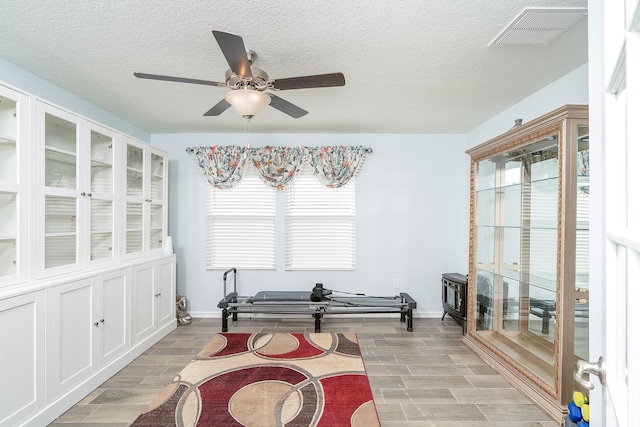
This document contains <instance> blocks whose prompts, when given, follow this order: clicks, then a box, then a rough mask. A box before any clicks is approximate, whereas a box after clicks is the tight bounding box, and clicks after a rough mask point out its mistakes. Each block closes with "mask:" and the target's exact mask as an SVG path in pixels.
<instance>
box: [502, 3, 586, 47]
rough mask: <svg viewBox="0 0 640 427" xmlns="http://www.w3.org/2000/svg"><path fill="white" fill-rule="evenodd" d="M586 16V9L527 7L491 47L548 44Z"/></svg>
mask: <svg viewBox="0 0 640 427" xmlns="http://www.w3.org/2000/svg"><path fill="white" fill-rule="evenodd" d="M585 16H587V8H586V7H559V8H556V7H527V8H525V9H523V10H522V12H520V14H519V15H518V16H516V18H515V19H514V20H513V21H511V23H510V24H509V25H508V26H507V28H505V29H504V30H502V32H501V33H500V34H498V36H497V37H496V38H495V39H493V40H492V41H491V43H489V46H492V45H543V44H547V43H549V42H550V41H551V40H553V39H555V38H556V37H558V36H559V35H560V34H562V33H563V32H564V31H566V30H567V29H568V28H569V27H571V26H572V25H573V24H575V23H576V22H578V21H579V20H580V19H582V18H584V17H585Z"/></svg>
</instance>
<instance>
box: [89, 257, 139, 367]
mask: <svg viewBox="0 0 640 427" xmlns="http://www.w3.org/2000/svg"><path fill="white" fill-rule="evenodd" d="M129 277H130V269H125V270H116V271H113V272H110V273H106V274H102V275H100V276H98V277H96V279H95V288H96V298H95V301H94V307H93V312H94V316H93V319H92V320H93V321H92V323H93V326H94V332H95V333H96V340H95V342H96V346H95V356H96V359H95V360H94V364H95V365H96V366H98V367H101V366H103V365H105V364H107V363H109V362H111V361H112V360H114V359H116V358H117V357H118V356H120V355H122V354H123V353H124V352H125V350H126V349H127V343H128V320H129V317H130V310H129V309H130V304H129V287H128V282H129Z"/></svg>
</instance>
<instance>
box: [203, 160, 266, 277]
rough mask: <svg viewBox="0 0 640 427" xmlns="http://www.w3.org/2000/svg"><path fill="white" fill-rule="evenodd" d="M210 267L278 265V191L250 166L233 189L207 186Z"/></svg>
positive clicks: (257, 267)
mask: <svg viewBox="0 0 640 427" xmlns="http://www.w3.org/2000/svg"><path fill="white" fill-rule="evenodd" d="M206 229H207V230H206V232H207V269H228V268H231V267H237V268H247V269H265V270H268V269H275V268H276V191H275V190H274V189H271V188H269V187H267V186H266V185H265V184H264V183H262V181H260V178H258V176H257V175H256V174H255V172H254V171H253V168H248V170H247V172H245V175H244V176H243V178H242V180H241V181H240V183H239V184H238V185H237V186H236V187H234V188H232V189H231V190H214V189H213V187H211V188H208V189H207V225H206Z"/></svg>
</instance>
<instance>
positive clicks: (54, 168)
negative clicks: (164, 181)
mask: <svg viewBox="0 0 640 427" xmlns="http://www.w3.org/2000/svg"><path fill="white" fill-rule="evenodd" d="M36 107H37V108H36V122H37V126H36V153H37V159H38V168H37V169H38V170H43V171H44V173H43V174H39V175H38V176H37V178H36V186H37V192H36V194H37V196H36V197H37V201H36V205H37V206H38V210H37V213H38V217H37V226H38V230H39V233H38V248H39V250H38V251H37V252H38V257H37V261H38V263H39V269H38V271H39V274H38V276H39V277H41V276H49V275H53V274H60V273H65V272H70V271H74V270H78V269H82V268H86V267H90V266H91V265H92V264H93V265H104V264H108V263H113V262H114V260H115V259H116V256H117V252H116V248H117V240H118V236H117V234H116V232H115V230H116V224H117V223H118V215H117V212H118V207H119V205H118V203H117V201H118V199H117V197H116V195H117V190H118V187H117V170H118V167H119V165H118V159H119V156H118V145H119V142H120V141H119V140H120V135H118V134H116V133H115V132H113V131H111V130H109V129H106V128H104V127H102V126H99V125H97V124H95V123H92V122H90V121H87V120H84V119H81V118H79V117H77V116H75V115H73V114H71V113H68V112H66V111H63V110H60V109H57V108H55V107H52V106H50V105H47V104H45V103H42V102H38V103H37V106H36Z"/></svg>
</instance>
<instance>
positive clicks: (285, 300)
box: [218, 268, 416, 332]
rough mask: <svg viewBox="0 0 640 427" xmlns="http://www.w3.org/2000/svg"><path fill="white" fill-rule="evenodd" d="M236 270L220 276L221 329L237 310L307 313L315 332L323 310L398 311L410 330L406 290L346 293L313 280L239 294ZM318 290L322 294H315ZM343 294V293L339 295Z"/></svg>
mask: <svg viewBox="0 0 640 427" xmlns="http://www.w3.org/2000/svg"><path fill="white" fill-rule="evenodd" d="M231 272H233V291H232V292H229V293H227V275H228V274H229V273H231ZM236 276H237V270H236V268H230V269H229V270H227V271H225V272H224V274H223V276H222V281H223V288H224V298H223V299H222V300H220V302H219V303H218V308H220V309H222V332H228V330H229V320H228V318H229V316H231V318H232V320H233V321H234V322H235V321H238V313H248V314H310V315H311V316H313V318H314V320H315V332H320V330H321V320H322V318H323V316H324V315H325V314H375V313H399V314H400V322H402V323H405V322H406V324H407V331H409V332H413V310H414V309H415V308H416V301H415V300H414V299H413V298H411V297H410V296H409V294H407V293H404V292H402V293H400V295H396V296H390V297H378V296H367V295H363V294H349V293H345V292H338V291H335V294H332V291H330V290H325V289H323V288H322V284H316V288H314V289H313V293H312V292H311V291H262V292H258V293H257V294H256V295H253V296H240V295H238V289H237V279H236ZM317 290H320V291H321V292H322V293H321V294H316V291H317ZM342 294H344V295H342Z"/></svg>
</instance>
